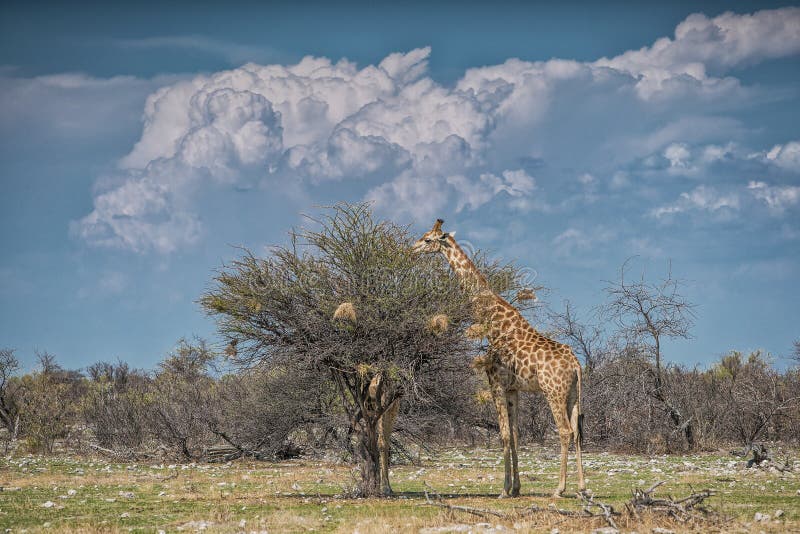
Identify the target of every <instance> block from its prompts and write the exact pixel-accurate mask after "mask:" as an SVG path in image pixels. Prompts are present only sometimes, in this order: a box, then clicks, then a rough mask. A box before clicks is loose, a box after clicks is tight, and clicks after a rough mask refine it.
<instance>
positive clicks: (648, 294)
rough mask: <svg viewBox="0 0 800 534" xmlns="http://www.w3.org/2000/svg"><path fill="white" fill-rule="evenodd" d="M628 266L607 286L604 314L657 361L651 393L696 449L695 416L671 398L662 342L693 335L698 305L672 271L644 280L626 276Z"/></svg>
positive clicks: (630, 342)
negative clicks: (660, 277) (682, 289)
mask: <svg viewBox="0 0 800 534" xmlns="http://www.w3.org/2000/svg"><path fill="white" fill-rule="evenodd" d="M627 265H628V262H627V261H626V262H625V264H623V266H622V268H621V270H620V279H619V282H613V283H609V284H608V286H607V287H606V293H607V294H608V296H609V302H608V303H607V304H606V305H605V306H604V309H603V313H604V315H605V316H606V317H608V318H610V319H611V320H613V321H614V322H616V323H617V326H618V327H619V329H620V330H619V335H620V336H621V337H622V339H623V340H624V343H625V344H626V346H627V347H626V348H627V350H632V351H634V352H640V353H643V354H645V355H646V356H647V357H649V358H650V359H651V360H652V361H653V363H654V364H655V366H654V369H653V370H652V371H651V372H650V373H649V374H650V375H651V378H652V382H651V386H650V388H649V391H648V395H649V396H650V397H651V398H652V399H654V400H655V401H656V405H657V406H658V407H659V408H661V409H662V410H663V411H664V412H665V413H666V415H667V416H669V419H670V420H671V421H672V423H673V425H674V427H675V429H676V430H678V431H681V432H682V433H683V434H684V436H685V438H686V443H687V445H688V446H689V448H692V447H694V431H693V428H692V421H691V418H690V417H688V418H687V417H686V416H685V414H684V413H683V412H682V411H681V409H680V408H679V407H678V405H677V404H676V403H675V402H674V400H673V399H672V398H670V394H669V392H668V390H667V387H666V383H665V382H666V379H665V378H666V377H665V371H664V366H663V363H662V362H663V350H662V343H663V341H664V340H665V339H667V338H684V339H687V338H689V337H690V334H689V329H690V328H691V327H692V324H693V319H694V305H693V304H691V303H690V302H689V301H687V300H686V298H685V297H683V295H681V293H680V281H679V280H677V279H676V278H673V277H672V273H671V272H668V273H667V276H666V277H665V278H664V279H663V280H660V281H659V282H656V283H649V282H647V281H646V280H645V278H644V273H643V274H642V277H641V279H639V280H637V281H630V280H629V279H626V278H625V272H626V268H627Z"/></svg>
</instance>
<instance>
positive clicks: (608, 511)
mask: <svg viewBox="0 0 800 534" xmlns="http://www.w3.org/2000/svg"><path fill="white" fill-rule="evenodd" d="M576 495H577V496H578V498H579V499H581V500H582V501H583V503H584V507H583V511H584V512H586V513H587V514H589V515H600V514H593V513H592V510H591V509H592V508H593V507H597V508H599V509H600V512H601V513H602V516H603V519H605V520H606V523H608V526H610V527H612V528H615V529H617V530H619V527H618V526H617V524H616V523H615V522H614V518H613V517H612V516H614V515H619V512H616V511H614V507H613V506H611V505H610V504H606V503H603V502H599V501H595V500H594V497H593V496H592V495H591V494H589V493H587V492H585V491H581V492H579V493H577V494H576Z"/></svg>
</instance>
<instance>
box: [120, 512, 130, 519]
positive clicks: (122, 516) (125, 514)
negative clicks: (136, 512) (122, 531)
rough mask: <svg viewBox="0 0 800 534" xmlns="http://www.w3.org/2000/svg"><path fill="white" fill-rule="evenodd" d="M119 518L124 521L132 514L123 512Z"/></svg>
mask: <svg viewBox="0 0 800 534" xmlns="http://www.w3.org/2000/svg"><path fill="white" fill-rule="evenodd" d="M119 516H120V517H121V518H123V519H124V518H126V517H130V516H131V513H130V512H122V513H121V514H120V515H119Z"/></svg>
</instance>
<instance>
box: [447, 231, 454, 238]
mask: <svg viewBox="0 0 800 534" xmlns="http://www.w3.org/2000/svg"><path fill="white" fill-rule="evenodd" d="M448 234H449V235H450V237H453V238H455V237H456V231H455V230H453V231H452V232H448Z"/></svg>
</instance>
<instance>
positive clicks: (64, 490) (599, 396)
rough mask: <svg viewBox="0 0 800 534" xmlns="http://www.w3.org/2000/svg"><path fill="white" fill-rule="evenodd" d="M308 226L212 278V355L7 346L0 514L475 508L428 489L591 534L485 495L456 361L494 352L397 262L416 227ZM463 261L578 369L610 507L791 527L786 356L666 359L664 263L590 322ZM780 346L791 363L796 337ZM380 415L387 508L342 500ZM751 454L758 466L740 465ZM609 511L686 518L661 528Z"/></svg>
mask: <svg viewBox="0 0 800 534" xmlns="http://www.w3.org/2000/svg"><path fill="white" fill-rule="evenodd" d="M309 227H310V229H307V230H296V231H293V232H292V233H291V234H290V239H289V245H287V246H284V247H276V248H274V249H272V251H271V252H270V254H268V255H267V256H266V257H263V258H262V257H256V256H255V255H253V254H251V253H250V252H248V251H244V252H242V253H241V256H240V257H239V258H237V259H235V260H234V261H232V262H231V263H230V264H228V265H224V266H222V267H221V268H220V269H219V271H218V272H217V273H216V276H215V277H214V279H213V282H212V284H211V285H210V288H209V289H208V290H207V291H206V293H205V294H203V295H202V296H201V298H200V305H201V307H202V308H203V310H205V311H206V312H207V313H208V314H210V315H211V316H212V317H213V318H214V319H215V320H216V321H217V324H218V326H219V333H220V337H221V339H223V340H224V341H223V343H222V344H221V345H220V346H212V345H210V344H208V343H207V342H206V341H204V340H201V339H188V340H187V339H183V340H181V341H179V342H178V344H177V346H176V348H175V349H174V350H173V351H172V352H171V353H170V354H168V355H166V356H165V357H164V359H163V360H162V361H161V363H160V364H159V365H158V366H157V367H156V368H155V369H151V370H143V369H135V368H132V367H131V366H129V365H128V364H127V363H125V362H120V361H117V362H100V363H96V364H93V365H90V366H88V367H86V368H85V369H77V370H68V369H64V368H62V367H61V366H60V365H59V364H58V361H57V359H56V358H55V357H54V356H53V355H51V354H49V353H46V352H42V353H39V354H37V358H38V365H37V367H36V368H35V370H33V371H30V372H23V371H22V368H21V365H20V363H19V360H18V358H17V355H16V353H15V351H14V350H13V349H10V348H8V349H3V350H0V425H2V430H1V431H0V439H2V443H1V446H2V448H3V450H4V452H5V455H6V458H5V459H4V460H3V463H2V465H0V484H2V486H3V492H2V493H0V524H7V525H10V526H12V527H13V528H15V529H20V528H26V529H36V528H42V527H43V525H44V524H45V523H50V524H51V525H53V526H61V527H63V528H75V529H80V530H87V529H88V530H91V528H96V529H98V530H115V529H126V528H128V527H130V528H134V529H135V528H141V529H144V530H150V531H152V530H153V529H156V528H163V529H166V530H169V529H170V528H176V527H178V526H183V527H185V528H186V529H189V530H192V529H194V530H198V529H201V526H203V524H202V523H201V522H205V526H207V527H210V528H212V529H217V530H223V531H244V530H247V531H249V530H251V529H254V530H262V529H265V530H271V531H274V530H284V527H285V529H286V530H297V531H299V530H309V529H312V528H313V529H322V530H346V531H352V530H353V529H354V528H355V529H358V530H359V531H360V532H364V531H383V528H384V526H388V528H397V529H401V530H402V529H407V530H416V529H418V528H422V527H444V526H446V525H449V524H452V523H454V522H456V523H458V522H464V521H467V522H470V523H474V522H475V521H476V520H485V519H486V518H483V519H478V518H477V517H476V515H480V514H476V513H469V512H465V511H463V510H461V511H459V510H456V509H453V508H452V507H447V506H437V505H436V503H437V502H439V501H437V500H436V496H437V495H438V496H441V497H442V498H443V499H445V500H446V501H447V502H449V503H451V504H452V503H460V504H459V505H461V506H467V507H473V508H479V509H485V508H488V507H491V508H492V509H493V510H495V511H497V510H500V511H501V513H500V514H499V515H494V516H491V514H490V517H489V519H490V521H489V522H490V523H492V524H498V525H500V526H501V527H503V526H505V527H512V526H513V525H514V524H515V523H518V526H519V525H524V527H523V528H534V529H536V528H541V529H545V530H547V531H549V529H550V528H553V527H558V528H561V529H563V530H567V531H568V530H576V529H577V530H582V529H587V528H589V527H590V526H596V527H600V526H603V525H604V524H605V523H604V521H603V519H602V517H597V518H589V520H588V521H589V522H586V521H587V519H586V518H579V517H571V516H566V515H565V516H562V517H557V514H556V516H555V517H554V516H553V514H552V513H548V512H547V511H539V512H536V511H530V513H528V514H527V515H526V512H524V511H522V512H521V511H520V510H519V509H518V508H519V507H520V506H524V505H525V503H521V502H520V501H512V502H503V503H502V505H500V504H498V503H496V502H494V501H490V500H488V499H489V498H490V496H491V495H494V494H496V493H498V492H499V487H500V486H501V485H502V481H501V480H500V481H499V482H498V480H495V477H497V478H498V479H499V478H501V476H500V474H498V473H495V471H502V467H501V466H498V464H497V462H498V461H499V460H500V455H499V454H497V453H494V452H489V451H487V450H486V447H493V446H497V443H498V428H497V420H496V416H495V412H494V407H493V405H492V403H491V397H490V396H489V395H488V394H487V392H486V391H485V388H486V384H485V383H484V382H485V378H484V377H483V376H481V375H480V374H479V373H477V372H476V371H474V370H473V369H472V368H471V367H470V362H471V361H472V359H473V358H474V357H475V356H477V355H478V354H479V353H480V352H481V351H482V350H483V349H484V348H485V347H482V346H481V344H480V342H475V341H469V340H468V339H467V337H466V336H465V335H464V330H465V329H466V328H467V327H469V325H470V304H469V298H468V296H466V295H464V294H463V292H462V291H461V289H460V288H459V286H458V283H457V282H456V281H455V279H454V277H453V276H452V275H451V273H450V272H449V269H448V268H447V266H446V264H444V262H443V261H441V259H440V258H438V257H419V256H414V255H412V254H411V253H410V251H409V249H410V244H411V243H412V242H413V237H414V236H411V235H410V234H409V233H408V230H407V229H406V228H404V227H400V226H397V225H395V224H393V223H390V222H387V221H377V220H375V219H374V218H373V215H372V213H371V212H370V210H369V207H368V206H366V205H355V206H351V205H342V206H337V207H335V208H332V209H331V210H329V211H327V212H325V213H324V214H323V215H322V216H321V218H319V219H316V220H311V221H310V224H309ZM475 258H476V264H477V265H478V266H479V268H481V270H483V271H484V272H485V273H487V275H488V278H489V281H490V284H491V285H492V287H493V288H494V289H495V290H496V291H497V292H499V293H501V294H503V295H504V296H506V298H507V299H508V300H510V301H512V302H513V303H514V304H515V305H517V306H518V307H520V308H522V309H524V311H525V313H526V314H527V315H528V316H529V318H530V319H531V322H532V324H533V325H534V326H536V327H537V328H538V329H540V330H541V331H543V332H545V333H547V334H548V335H550V336H552V337H554V338H556V339H559V340H561V341H563V342H565V343H568V344H570V345H571V346H572V347H573V349H574V351H575V352H576V354H577V355H578V356H579V357H580V358H581V360H582V363H583V365H584V375H583V376H584V386H583V395H584V398H583V406H584V414H585V423H584V424H585V427H584V428H585V430H584V436H585V447H586V448H587V449H588V450H589V454H588V455H587V457H586V458H587V459H586V460H585V465H586V467H587V477H588V479H589V488H590V489H593V490H594V492H595V493H594V494H595V497H596V498H598V499H599V498H601V497H602V498H603V499H604V501H606V502H608V503H611V504H613V505H614V506H616V507H617V510H620V509H624V508H625V507H624V506H623V503H624V502H625V501H626V500H627V499H628V498H630V491H631V489H632V488H633V487H634V486H649V485H651V484H652V483H655V482H657V481H661V480H664V481H666V482H667V483H668V485H669V487H668V488H667V487H665V488H664V492H665V493H666V492H669V493H671V494H674V495H676V496H677V495H678V494H680V493H687V494H688V493H689V492H690V489H691V488H690V486H691V487H692V488H697V487H699V486H708V487H710V488H713V489H715V490H716V493H717V495H716V497H715V498H716V499H717V501H718V506H717V507H716V508H715V511H716V512H717V515H716V516H715V517H716V519H715V521H716V522H715V523H713V524H714V525H717V526H718V527H719V528H720V529H722V530H724V528H725V527H724V525H726V524H727V525H728V526H731V525H739V527H741V528H748V527H746V526H742V525H744V522H746V521H750V520H752V519H753V513H754V512H755V511H758V512H762V511H763V513H764V514H767V513H769V514H772V516H774V515H775V510H777V509H780V510H781V513H780V514H778V515H779V517H778V518H775V517H772V516H771V517H770V519H769V520H768V521H766V520H765V521H762V523H764V524H763V525H760V526H759V528H762V529H765V530H770V529H773V528H774V529H775V530H780V528H785V527H786V526H787V525H795V526H797V527H798V528H800V523H799V522H800V509H798V507H797V506H796V505H794V504H793V503H795V502H796V499H797V492H798V491H800V482H798V478H797V476H796V474H795V473H794V471H793V469H792V468H793V464H792V458H793V455H794V452H793V451H795V450H796V447H797V445H798V441H800V367H798V365H788V366H783V367H780V368H779V367H777V366H776V365H775V361H774V359H773V357H772V356H771V355H769V354H765V353H762V352H758V351H756V352H751V353H747V354H745V353H741V352H737V351H735V350H733V351H731V352H730V353H728V354H726V355H725V356H723V357H721V358H719V359H718V360H717V361H716V362H714V363H713V364H711V365H708V366H705V367H700V366H697V367H687V366H685V365H679V364H675V363H672V362H673V361H674V359H676V356H677V355H674V354H669V353H667V352H666V351H665V349H664V345H665V343H664V342H665V340H668V339H670V338H676V337H677V338H688V337H690V336H691V329H692V325H693V320H694V317H695V313H696V309H695V308H694V306H693V304H692V303H690V302H688V301H687V300H686V299H685V298H684V297H683V296H682V284H681V282H680V280H678V279H676V278H675V277H673V276H672V274H671V273H670V274H668V275H667V276H666V277H665V278H664V279H662V280H657V281H651V280H646V279H645V278H644V277H635V276H634V277H632V276H631V273H632V271H633V268H632V267H630V266H629V265H625V266H623V268H622V269H621V272H620V276H619V279H618V280H614V281H611V282H607V283H606V284H607V287H606V300H605V302H602V303H598V305H597V306H596V307H595V308H593V311H592V312H591V313H588V314H586V315H585V316H586V317H588V320H583V319H581V318H580V317H579V315H578V313H577V312H576V310H575V307H574V306H572V305H571V304H569V303H566V304H565V305H564V306H562V307H561V308H560V309H555V308H554V307H549V306H547V305H545V304H540V303H538V302H536V301H534V300H533V299H531V298H530V297H531V295H532V290H536V291H539V292H540V293H541V292H542V288H533V287H530V286H531V284H532V281H530V280H526V277H525V276H526V271H525V270H524V269H520V268H519V267H517V266H515V265H514V264H502V263H498V262H493V261H491V260H489V259H488V257H487V256H486V255H485V254H482V253H480V252H478V253H476V255H475ZM793 356H794V357H795V358H796V360H795V362H800V343H797V344H796V345H795V347H794V354H793ZM521 400H522V402H523V406H522V409H521V416H520V424H521V433H522V435H521V440H522V441H523V444H526V445H527V446H528V448H526V449H525V451H526V455H525V456H524V458H523V459H522V460H521V465H522V467H521V470H524V471H525V473H524V474H523V494H526V492H533V497H534V498H535V499H538V500H541V501H542V504H541V505H542V506H546V503H547V502H549V501H547V500H546V498H545V497H543V495H546V494H547V491H548V490H549V489H550V488H549V486H551V485H552V482H548V479H549V478H550V477H554V476H555V474H554V473H555V470H556V469H557V465H556V464H557V462H556V461H555V459H554V458H553V457H552V455H553V454H554V453H555V450H556V447H555V446H554V445H553V446H551V439H552V438H553V437H554V435H553V429H552V425H553V423H552V417H551V415H550V413H549V409H548V407H547V406H546V403H545V402H544V400H543V399H542V398H541V397H538V396H533V395H527V396H524V397H522V398H521ZM392 406H396V407H397V418H396V421H395V422H394V429H393V430H394V431H393V432H392V433H391V435H390V436H389V439H390V440H391V448H392V463H393V467H392V472H391V477H392V479H393V487H394V490H395V491H396V492H399V493H400V497H401V498H400V499H399V500H397V499H395V500H391V501H380V504H378V502H379V501H375V500H367V501H362V500H357V499H356V497H372V496H376V495H380V494H381V493H382V488H381V485H380V480H379V477H378V464H379V458H380V454H379V433H380V427H381V424H382V417H383V416H384V414H386V413H387V411H388V410H389V409H390V408H391V407H392ZM763 444H767V445H766V447H767V448H768V450H769V452H766V451H763V454H765V455H767V456H769V457H770V458H771V459H769V460H767V461H766V462H764V466H769V468H765V469H759V466H758V465H752V462H750V463H751V467H750V468H748V467H747V457H748V456H749V455H750V454H751V450H753V449H755V450H756V452H758V451H760V450H762V449H760V448H757V447H756V446H757V445H758V447H761V446H763ZM721 451H722V452H721ZM731 451H732V452H733V454H732V452H731ZM779 451H782V452H781V453H779ZM54 455H55V456H54ZM665 455H667V456H665ZM232 461H235V462H234V463H230V462H232ZM689 464H691V465H689ZM165 466H168V467H165ZM762 467H763V466H762ZM695 468H697V469H695ZM770 469H771V470H770ZM542 484H545V485H547V486H548V488H546V489H542V488H539V486H540V485H542ZM754 488H756V489H754ZM758 488H761V489H758ZM9 490H11V491H9ZM70 491H74V493H69V492H70ZM115 492H116V494H115ZM426 492H427V495H426ZM537 492H538V493H537ZM754 492H755V493H754ZM129 493H130V494H133V495H134V497H132V498H131V497H129V496H128V494H129ZM756 494H757V495H756ZM447 496H451V497H447ZM748 499H749V502H750V503H751V504H750V505H748V504H747V503H748ZM46 503H50V505H46ZM753 503H756V504H753ZM758 503H760V504H758ZM440 504H441V503H440ZM559 506H560V505H559ZM212 508H213V511H210V510H211V509H212ZM566 508H571V509H574V510H578V511H579V510H581V503H579V502H574V503H572V502H570V503H567V505H566ZM762 508H763V510H762ZM534 512H535V513H534ZM126 513H127V514H128V515H127V516H124V514H126ZM726 518H727V519H726ZM762 519H763V518H762ZM620 521H622V523H621V524H620V525H619V526H620V528H624V527H623V526H622V525H623V524H625V525H627V527H628V528H634V526H635V525H645V526H646V525H650V526H653V525H661V524H662V523H663V524H664V525H666V527H669V528H678V529H681V528H700V527H699V526H698V525H700V523H695V522H694V521H695V520H694V519H692V520H691V521H687V522H680V521H678V520H677V519H676V518H675V517H671V516H668V515H667V516H665V517H664V518H660V517H659V516H651V515H650V514H645V516H644V517H638V516H630V520H628V519H622V518H621V519H620ZM626 521H629V522H627V523H626ZM637 521H638V523H637ZM726 521H728V523H726ZM731 521H733V523H731ZM776 521H777V522H776ZM703 524H704V525H706V527H708V525H709V523H703ZM358 525H361V527H358ZM559 525H560V526H559ZM721 525H722V526H721ZM90 527H91V528H90ZM666 527H665V528H666ZM481 528H484V527H481ZM485 528H494V527H485ZM639 528H643V527H639ZM714 528H717V527H714ZM737 528H738V527H737Z"/></svg>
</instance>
